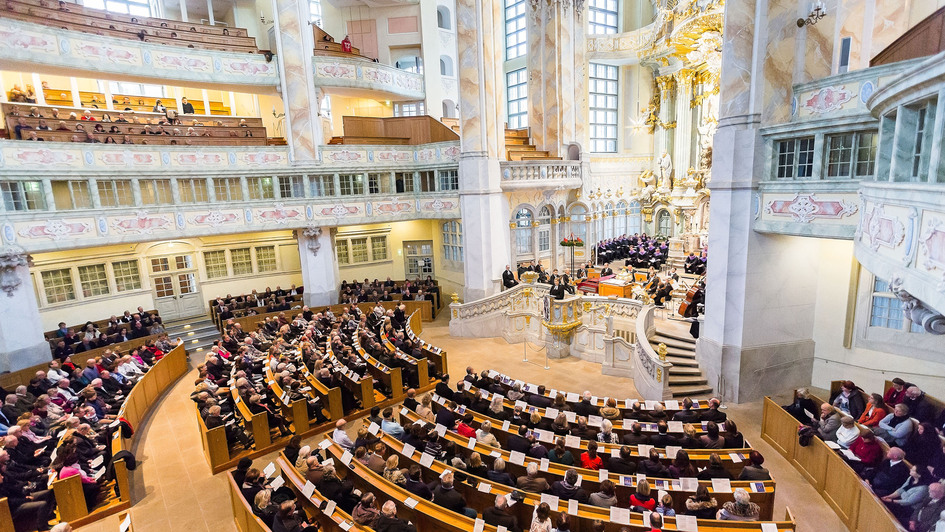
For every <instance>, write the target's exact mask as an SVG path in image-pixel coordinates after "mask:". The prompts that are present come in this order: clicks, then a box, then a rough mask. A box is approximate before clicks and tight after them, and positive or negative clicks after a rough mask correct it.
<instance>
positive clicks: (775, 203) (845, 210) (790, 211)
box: [765, 194, 859, 223]
mask: <svg viewBox="0 0 945 532" xmlns="http://www.w3.org/2000/svg"><path fill="white" fill-rule="evenodd" d="M858 210H859V207H858V206H857V205H856V204H855V203H852V202H848V201H846V200H829V199H828V200H821V199H818V198H817V197H816V196H815V195H814V194H797V195H795V196H794V198H793V199H792V200H790V201H787V200H769V201H768V202H767V203H766V204H765V213H766V214H771V215H775V216H789V217H791V218H792V220H793V221H795V222H801V223H810V222H812V221H814V220H815V219H817V218H834V219H840V218H843V217H845V216H852V215H854V214H856V213H857V211H858Z"/></svg>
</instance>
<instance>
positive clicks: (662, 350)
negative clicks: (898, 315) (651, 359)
mask: <svg viewBox="0 0 945 532" xmlns="http://www.w3.org/2000/svg"><path fill="white" fill-rule="evenodd" d="M667 351H668V349H667V347H666V344H662V343H661V344H660V345H658V346H656V354H657V355H659V357H660V360H666V352H667Z"/></svg>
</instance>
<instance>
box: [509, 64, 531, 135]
mask: <svg viewBox="0 0 945 532" xmlns="http://www.w3.org/2000/svg"><path fill="white" fill-rule="evenodd" d="M505 88H506V89H505V90H506V98H507V99H506V106H507V109H506V111H507V112H506V115H507V120H508V122H509V129H522V128H526V127H528V69H526V68H519V69H518V70H513V71H511V72H507V73H506V74H505Z"/></svg>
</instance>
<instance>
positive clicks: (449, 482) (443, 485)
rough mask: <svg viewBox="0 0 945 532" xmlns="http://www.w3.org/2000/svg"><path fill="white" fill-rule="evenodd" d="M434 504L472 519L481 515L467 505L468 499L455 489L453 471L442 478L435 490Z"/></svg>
mask: <svg viewBox="0 0 945 532" xmlns="http://www.w3.org/2000/svg"><path fill="white" fill-rule="evenodd" d="M433 502H434V503H435V504H438V505H440V506H442V507H444V508H446V509H447V510H451V511H453V512H456V513H459V514H463V515H465V516H466V517H469V518H471V519H475V518H476V517H477V516H478V515H479V514H478V512H476V510H474V509H472V508H470V507H468V506H467V505H466V498H465V497H463V496H462V494H461V493H459V492H458V491H456V490H455V489H453V472H452V471H447V472H446V473H444V474H443V475H442V476H441V477H440V479H439V484H438V485H437V486H436V488H434V489H433Z"/></svg>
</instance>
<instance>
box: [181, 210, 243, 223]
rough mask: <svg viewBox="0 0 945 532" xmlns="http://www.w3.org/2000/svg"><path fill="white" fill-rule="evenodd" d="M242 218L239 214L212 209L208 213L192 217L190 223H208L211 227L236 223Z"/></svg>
mask: <svg viewBox="0 0 945 532" xmlns="http://www.w3.org/2000/svg"><path fill="white" fill-rule="evenodd" d="M239 219H240V217H239V215H238V214H233V213H231V212H226V213H225V212H222V211H210V212H208V213H207V214H196V215H194V216H191V217H190V223H192V224H194V225H207V226H210V227H220V226H221V225H227V224H232V223H235V222H236V221H238V220H239Z"/></svg>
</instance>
